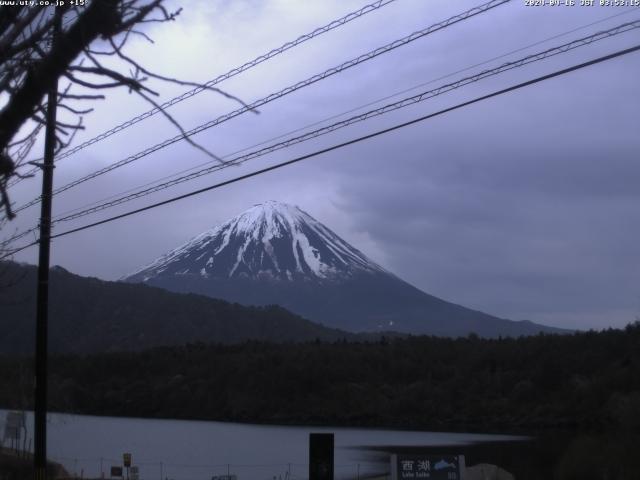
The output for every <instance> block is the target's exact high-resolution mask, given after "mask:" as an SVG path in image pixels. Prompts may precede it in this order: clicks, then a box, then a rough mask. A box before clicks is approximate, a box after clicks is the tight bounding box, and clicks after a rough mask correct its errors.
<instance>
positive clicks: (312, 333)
mask: <svg viewBox="0 0 640 480" xmlns="http://www.w3.org/2000/svg"><path fill="white" fill-rule="evenodd" d="M36 272H37V267H35V266H33V265H27V264H17V263H14V262H0V274H1V275H0V278H1V279H2V287H3V288H1V289H0V354H29V353H31V352H32V351H33V347H34V342H33V339H34V338H35V316H36V314H35V311H36V302H35V298H36ZM355 338H356V337H355V335H353V334H351V333H348V332H342V331H339V330H336V329H330V328H327V327H324V326H322V325H318V324H315V323H313V322H310V321H308V320H306V319H303V318H301V317H300V316H298V315H295V314H293V313H291V312H289V311H287V310H285V309H284V308H282V307H279V306H275V305H271V306H262V307H246V306H242V305H238V304H232V303H229V302H226V301H223V300H217V299H213V298H210V297H206V296H201V295H196V294H193V293H191V294H179V293H174V292H170V291H167V290H164V289H160V288H154V287H151V286H148V285H139V284H131V283H124V282H109V281H105V280H100V279H97V278H92V277H82V276H80V275H75V274H73V273H71V272H69V271H67V270H66V269H64V268H63V267H59V266H54V267H52V268H51V270H50V295H49V343H50V351H51V353H81V354H85V353H94V352H110V351H138V350H144V349H147V348H152V347H157V346H176V345H183V344H187V343H221V344H234V343H242V342H245V341H248V340H258V341H269V342H277V343H282V342H305V341H315V340H316V339H319V340H322V341H338V340H342V339H346V340H354V339H355Z"/></svg>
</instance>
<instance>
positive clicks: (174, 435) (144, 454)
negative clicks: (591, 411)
mask: <svg viewBox="0 0 640 480" xmlns="http://www.w3.org/2000/svg"><path fill="white" fill-rule="evenodd" d="M5 416H6V411H5V410H0V427H2V426H3V425H2V423H3V422H4V419H5ZM310 432H333V433H335V473H336V478H342V479H345V478H357V477H358V476H365V475H370V474H373V473H384V472H387V471H388V470H389V467H388V465H387V464H386V462H385V460H384V456H382V457H381V456H378V457H372V456H370V455H369V454H368V453H367V452H368V451H370V450H376V449H377V448H380V447H384V448H387V447H392V448H393V447H405V448H406V447H438V446H444V445H447V446H451V447H452V448H451V450H452V453H458V452H456V451H455V450H456V448H455V447H456V446H460V447H462V446H464V445H470V444H483V443H486V442H509V441H514V440H518V439H520V438H519V437H511V436H505V435H480V434H466V433H434V432H415V431H398V430H375V429H355V428H316V427H289V426H287V427H280V426H264V425H248V424H238V423H223V422H206V421H184V420H149V419H137V418H117V417H93V416H86V415H69V414H50V415H49V417H48V432H47V438H48V457H49V458H50V459H52V460H55V461H57V462H59V463H61V464H63V465H64V466H65V467H66V468H67V470H69V472H71V473H76V474H77V475H78V476H80V475H81V474H82V475H83V476H84V478H87V477H100V475H101V472H104V473H105V476H106V478H109V470H110V466H111V465H121V464H122V454H123V453H124V452H130V453H131V454H132V455H133V464H134V465H138V466H139V468H140V478H141V480H149V479H151V480H155V479H158V480H163V479H174V480H196V479H198V480H210V479H211V477H212V476H213V475H226V474H227V473H228V472H229V473H231V474H235V475H237V476H238V480H245V479H246V480H254V479H255V480H273V478H274V477H276V479H277V480H280V478H282V479H283V480H284V479H285V478H286V477H287V474H288V477H289V478H290V479H292V480H296V479H303V478H307V477H308V460H309V455H308V449H309V433H310ZM32 437H33V415H31V414H28V436H27V438H32ZM27 441H28V440H27ZM376 458H377V460H376Z"/></svg>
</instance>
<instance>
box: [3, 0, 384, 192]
mask: <svg viewBox="0 0 640 480" xmlns="http://www.w3.org/2000/svg"><path fill="white" fill-rule="evenodd" d="M395 1H396V0H378V1H377V2H374V3H371V4H369V5H365V6H364V7H362V8H360V9H359V10H356V11H353V12H350V13H348V14H347V15H345V16H343V17H341V18H339V19H337V20H333V21H331V22H329V23H327V24H326V25H323V26H322V27H318V28H316V29H315V30H313V31H311V32H309V33H307V34H304V35H300V36H299V37H298V38H296V39H295V40H293V41H290V42H287V43H285V44H283V45H281V46H280V47H278V48H274V49H273V50H271V51H269V52H267V53H264V54H262V55H260V56H258V57H256V58H254V59H253V60H250V61H248V62H246V63H244V64H243V65H241V66H239V67H235V68H233V69H231V70H229V71H228V72H226V73H223V74H222V75H218V76H217V77H216V78H214V79H212V80H209V81H208V82H207V83H205V84H204V85H202V86H200V87H196V88H194V89H192V90H190V91H188V92H185V93H183V94H182V95H179V96H177V97H174V98H172V99H170V100H167V101H166V102H164V103H163V104H161V105H160V106H159V108H152V109H151V110H149V111H147V112H144V113H141V114H140V115H138V116H136V117H133V118H132V119H130V120H127V121H126V122H123V123H121V124H119V125H116V126H115V127H113V128H111V129H109V130H107V131H105V132H103V133H101V134H99V135H96V136H95V137H93V138H91V139H89V140H87V141H85V142H83V143H81V144H79V145H77V146H75V147H73V148H71V149H70V150H67V151H64V152H62V153H60V154H59V155H58V156H57V157H56V160H62V159H63V158H66V157H69V156H71V155H73V154H74V153H77V152H79V151H80V150H83V149H84V148H86V147H88V146H90V145H93V144H94V143H97V142H99V141H101V140H104V139H105V138H108V137H110V136H111V135H114V134H116V133H118V132H120V131H122V130H124V129H126V128H129V127H131V126H133V125H135V124H136V123H138V122H141V121H142V120H145V119H147V118H149V117H152V116H153V115H155V114H156V113H158V112H160V111H162V110H164V109H166V108H169V107H171V106H173V105H176V104H178V103H180V102H182V101H183V100H186V99H187V98H191V97H193V96H194V95H197V94H199V93H201V92H203V91H205V90H207V89H209V88H211V87H213V86H214V85H217V84H218V83H221V82H223V81H225V80H228V79H230V78H232V77H235V76H236V75H239V74H240V73H242V72H244V71H246V70H249V69H251V68H253V67H256V66H257V65H260V64H261V63H263V62H266V61H267V60H269V59H271V58H273V57H275V56H277V55H280V54H281V53H284V52H286V51H287V50H290V49H292V48H294V47H297V46H298V45H301V44H303V43H305V42H306V41H308V40H311V39H313V38H315V37H318V36H320V35H322V34H324V33H327V32H330V31H331V30H334V29H336V28H338V27H341V26H343V25H345V24H347V23H349V22H351V21H352V20H356V19H357V18H360V17H362V16H364V15H366V14H368V13H371V12H373V11H376V10H378V9H380V8H382V7H384V6H385V5H388V4H390V3H393V2H395ZM69 21H70V20H68V21H67V23H68V22H69ZM65 25H66V24H65ZM37 170H38V168H37V167H35V168H34V169H32V170H30V171H29V172H27V174H31V173H33V172H35V171H37ZM20 180H21V179H20V178H17V179H16V180H15V181H14V182H13V183H10V184H9V186H10V187H11V186H13V185H15V184H16V183H18V182H19V181H20Z"/></svg>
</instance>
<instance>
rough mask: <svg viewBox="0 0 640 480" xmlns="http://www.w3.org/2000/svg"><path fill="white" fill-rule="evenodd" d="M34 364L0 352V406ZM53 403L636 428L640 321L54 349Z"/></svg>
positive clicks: (17, 403) (144, 412) (286, 420)
mask: <svg viewBox="0 0 640 480" xmlns="http://www.w3.org/2000/svg"><path fill="white" fill-rule="evenodd" d="M30 362H31V360H29V359H24V358H23V359H18V358H16V357H4V358H1V357H0V378H2V379H3V382H2V384H0V406H2V407H5V408H18V407H29V405H28V404H27V405H25V404H24V402H25V400H24V399H25V398H29V395H25V394H24V393H25V392H24V391H23V390H24V388H25V386H24V385H25V382H24V381H23V380H24V379H21V377H22V376H24V372H25V371H29V370H30ZM20 372H22V374H21V373H20ZM26 383H28V382H26ZM49 405H50V409H51V410H53V411H64V412H74V413H84V414H99V415H120V416H139V417H158V418H182V419H209V420H232V421H243V422H264V423H277V424H318V425H320V424H322V425H324V424H330V425H352V426H389V427H391V426H393V427H402V428H416V429H417V428H420V429H435V430H452V429H457V430H466V431H484V432H489V431H491V432H499V431H501V432H527V433H531V432H535V431H544V430H548V429H556V428H559V429H570V430H589V431H603V430H611V429H624V430H630V431H638V430H640V324H639V323H637V322H636V323H635V324H632V325H630V326H628V327H627V328H626V329H625V330H607V331H602V332H586V333H576V334H574V335H538V336H533V337H521V338H517V339H513V338H504V339H497V340H484V339H480V338H477V337H476V336H475V335H471V336H469V337H467V338H459V339H446V338H435V337H410V338H406V339H384V338H383V339H382V340H381V341H375V342H359V343H358V342H347V341H338V342H321V341H316V342H307V343H297V344H293V343H291V344H273V343H263V342H246V343H244V344H240V345H231V346H230V345H205V344H190V345H186V346H182V347H159V348H155V349H151V350H147V351H144V352H139V353H131V352H129V353H124V352H123V353H107V354H96V355H89V356H56V357H54V358H53V359H52V361H51V365H50V403H49Z"/></svg>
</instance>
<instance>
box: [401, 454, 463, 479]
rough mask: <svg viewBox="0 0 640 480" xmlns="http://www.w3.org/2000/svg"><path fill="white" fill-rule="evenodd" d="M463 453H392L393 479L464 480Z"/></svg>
mask: <svg viewBox="0 0 640 480" xmlns="http://www.w3.org/2000/svg"><path fill="white" fill-rule="evenodd" d="M464 470H465V464H464V456H463V455H392V456H391V472H392V479H393V480H463V479H464V477H463V472H464Z"/></svg>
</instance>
